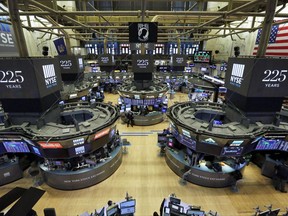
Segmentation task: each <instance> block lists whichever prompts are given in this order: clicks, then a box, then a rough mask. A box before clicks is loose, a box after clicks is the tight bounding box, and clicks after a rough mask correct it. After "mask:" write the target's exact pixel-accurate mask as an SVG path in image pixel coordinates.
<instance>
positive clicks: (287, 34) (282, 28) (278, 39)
mask: <svg viewBox="0 0 288 216" xmlns="http://www.w3.org/2000/svg"><path fill="white" fill-rule="evenodd" d="M261 33H262V29H259V30H258V34H257V37H256V42H255V46H254V50H253V55H256V54H257V50H258V45H259V42H260V37H261ZM265 55H266V56H288V24H280V25H279V24H278V25H274V26H273V27H272V29H271V33H270V37H269V42H268V46H267V49H266V54H265Z"/></svg>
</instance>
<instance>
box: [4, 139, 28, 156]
mask: <svg viewBox="0 0 288 216" xmlns="http://www.w3.org/2000/svg"><path fill="white" fill-rule="evenodd" d="M3 145H4V147H5V149H6V151H7V152H11V153H18V152H19V153H21V152H30V150H29V148H28V145H27V144H26V143H25V142H23V141H20V140H19V141H3Z"/></svg>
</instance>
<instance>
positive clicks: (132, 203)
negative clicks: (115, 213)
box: [120, 199, 136, 209]
mask: <svg viewBox="0 0 288 216" xmlns="http://www.w3.org/2000/svg"><path fill="white" fill-rule="evenodd" d="M135 205H136V200H135V199H131V200H127V201H124V202H121V203H120V209H122V208H127V207H131V206H135Z"/></svg>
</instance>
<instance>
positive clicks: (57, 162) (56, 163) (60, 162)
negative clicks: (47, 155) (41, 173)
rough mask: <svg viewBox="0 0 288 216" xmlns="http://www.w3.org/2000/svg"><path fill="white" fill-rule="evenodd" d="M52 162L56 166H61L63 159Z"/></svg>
mask: <svg viewBox="0 0 288 216" xmlns="http://www.w3.org/2000/svg"><path fill="white" fill-rule="evenodd" d="M54 164H55V165H56V166H62V165H63V161H54Z"/></svg>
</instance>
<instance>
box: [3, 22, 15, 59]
mask: <svg viewBox="0 0 288 216" xmlns="http://www.w3.org/2000/svg"><path fill="white" fill-rule="evenodd" d="M0 50H1V52H0V56H3V57H10V56H19V53H18V49H17V46H16V42H15V36H14V30H13V28H12V26H11V25H9V24H6V23H0Z"/></svg>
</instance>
